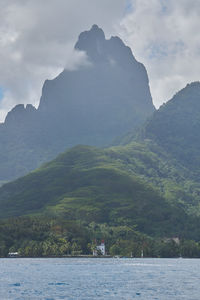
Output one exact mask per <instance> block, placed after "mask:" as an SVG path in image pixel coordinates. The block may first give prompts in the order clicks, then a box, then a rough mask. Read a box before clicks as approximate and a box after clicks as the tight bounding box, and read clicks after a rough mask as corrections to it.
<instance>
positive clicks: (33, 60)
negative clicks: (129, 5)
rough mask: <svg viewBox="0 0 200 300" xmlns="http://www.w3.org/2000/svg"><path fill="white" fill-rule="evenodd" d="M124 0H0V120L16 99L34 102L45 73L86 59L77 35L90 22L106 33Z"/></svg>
mask: <svg viewBox="0 0 200 300" xmlns="http://www.w3.org/2000/svg"><path fill="white" fill-rule="evenodd" d="M125 1H126V0H101V1H99V0H84V1H83V0H67V1H66V0H42V1H40V0H20V1H18V0H11V1H7V0H0V87H3V88H4V90H5V92H4V98H3V99H2V100H1V102H0V121H3V119H4V118H5V115H6V112H7V111H8V110H10V109H11V108H12V107H13V106H14V105H15V104H18V103H24V104H27V103H33V104H34V105H37V104H38V101H39V99H40V94H41V89H42V84H43V82H44V80H45V79H47V78H49V79H50V78H53V77H55V76H56V75H57V74H58V73H59V72H61V70H62V69H63V68H64V67H66V68H67V69H70V70H71V69H74V68H77V67H78V66H79V65H80V64H82V63H84V62H85V59H86V58H85V55H84V54H83V53H77V52H76V51H74V50H73V46H74V44H75V42H76V40H77V38H78V35H79V34H80V32H82V31H84V30H88V29H89V28H90V27H91V26H92V25H93V24H94V23H96V24H98V25H99V26H102V27H103V28H104V29H105V31H106V33H107V34H108V35H110V34H111V33H112V32H114V25H115V24H116V23H119V21H120V20H121V19H122V17H123V12H124V8H125Z"/></svg>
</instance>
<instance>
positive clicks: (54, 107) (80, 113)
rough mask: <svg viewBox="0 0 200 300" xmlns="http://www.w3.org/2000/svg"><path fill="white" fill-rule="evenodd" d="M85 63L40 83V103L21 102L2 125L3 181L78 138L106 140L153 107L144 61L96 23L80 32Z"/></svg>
mask: <svg viewBox="0 0 200 300" xmlns="http://www.w3.org/2000/svg"><path fill="white" fill-rule="evenodd" d="M75 50H76V51H84V52H85V53H86V55H87V64H85V65H84V66H81V67H80V68H79V69H77V70H73V71H68V70H64V71H63V72H62V73H61V74H60V75H58V77H56V78H55V79H53V80H47V81H45V83H44V86H43V89H42V96H41V99H40V104H39V107H38V109H35V108H34V107H33V106H32V105H27V106H26V107H24V105H17V106H16V107H15V108H13V110H11V111H10V112H9V113H8V115H7V117H6V119H5V122H4V123H3V124H1V125H0V140H1V147H0V181H3V180H10V179H11V178H16V177H19V176H20V175H23V174H26V173H28V172H29V171H30V170H33V169H34V168H36V167H38V166H39V165H40V164H41V163H42V162H45V161H48V160H50V159H52V158H54V157H55V156H56V155H57V154H58V153H60V152H62V151H64V150H65V149H66V148H68V147H71V146H73V145H77V144H88V145H94V146H105V145H108V144H110V143H111V141H112V140H113V139H114V138H116V137H117V136H120V135H123V134H125V133H126V132H128V131H130V130H132V129H133V128H135V127H137V126H139V125H141V124H142V123H143V122H144V120H146V118H147V117H148V116H150V115H151V114H152V112H153V111H154V110H155V108H154V106H153V104H152V98H151V94H150V90H149V82H148V76H147V72H146V69H145V67H144V66H143V65H142V64H141V63H139V62H137V60H136V59H135V58H134V56H133V54H132V52H131V49H130V48H129V47H127V46H125V45H124V43H123V42H122V40H121V39H120V38H118V37H111V38H110V39H109V40H107V39H106V38H105V35H104V32H103V30H102V29H100V28H99V27H98V26H97V25H94V26H92V28H91V30H89V31H85V32H83V33H81V34H80V36H79V39H78V41H77V43H76V45H75Z"/></svg>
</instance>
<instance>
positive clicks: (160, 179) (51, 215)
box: [0, 83, 200, 257]
mask: <svg viewBox="0 0 200 300" xmlns="http://www.w3.org/2000/svg"><path fill="white" fill-rule="evenodd" d="M199 95H200V84H199V83H194V84H192V85H189V86H187V87H186V88H185V89H184V90H183V91H181V92H179V93H178V94H177V95H176V96H175V97H174V99H172V100H171V101H169V103H167V104H166V105H164V106H163V107H161V108H160V109H159V110H158V111H157V112H155V113H154V115H153V117H152V118H151V119H150V120H148V121H147V122H146V124H145V125H144V126H143V128H142V129H140V130H139V132H137V133H134V135H133V134H130V135H128V136H125V137H124V138H123V139H122V140H121V145H118V146H113V147H110V148H105V149H99V148H95V147H89V146H76V147H74V148H72V149H70V150H68V151H67V152H65V153H63V154H61V155H59V156H58V157H57V158H56V159H55V160H53V161H51V162H49V163H47V164H45V165H43V166H42V167H40V168H39V169H37V170H35V171H34V172H32V173H30V174H29V175H27V176H25V177H23V178H20V179H18V180H16V181H14V182H11V183H7V184H5V185H3V186H2V187H1V188H0V207H1V211H0V218H1V219H6V220H4V221H2V223H1V231H0V232H1V240H0V241H1V244H0V245H1V246H0V247H1V249H2V250H1V251H2V252H1V253H2V254H1V255H5V253H7V252H8V251H11V250H12V249H13V251H14V249H15V250H16V251H20V253H21V254H22V255H29V256H30V255H31V256H37V255H41V256H45V255H66V254H75V253H76V254H77V253H79V254H81V253H83V254H90V253H91V251H92V250H91V249H92V247H94V240H95V239H99V240H100V239H101V238H103V239H104V240H106V244H107V249H108V251H109V253H110V254H111V255H125V256H128V255H130V253H132V254H133V255H134V256H140V253H141V250H143V251H144V254H145V255H146V256H155V257H158V256H161V257H165V256H172V257H174V256H179V255H180V253H181V255H182V256H186V257H187V256H188V257H199V243H198V241H199V236H200V235H199V234H200V226H199V225H200V201H199V200H200V199H199V196H200V182H199V176H198V175H199V171H200V169H199V157H200V155H199V149H200V148H199V147H200V140H199V130H200V123H199V120H200V115H199V111H200V109H199V108H200V107H199V105H200V101H198V100H199V98H198V97H199ZM188 99H189V100H188ZM193 110H195V111H193ZM118 143H119V141H118ZM20 216H26V217H23V218H22V217H20ZM12 217H19V218H16V219H7V218H12ZM25 224H26V225H25ZM14 227H15V228H16V231H15V230H14ZM25 227H27V228H26V229H25ZM36 228H37V230H36ZM55 228H62V230H61V229H59V230H60V231H59V230H57V231H56V230H55ZM9 230H10V231H9ZM28 230H30V232H29V231H28ZM12 232H13V234H12ZM66 232H67V235H66V234H65V233H66ZM69 232H71V233H72V234H71V235H69ZM173 237H179V238H180V243H176V242H175V241H174V240H173V239H172V238H173ZM46 245H49V246H48V247H49V249H51V250H48V251H49V252H48V251H47V250H45V249H46V248H48V247H47V246H46ZM73 245H74V246H73ZM31 249H32V250H31ZM33 249H35V250H33ZM52 249H54V250H52ZM31 251H32V252H31ZM37 251H38V252H37Z"/></svg>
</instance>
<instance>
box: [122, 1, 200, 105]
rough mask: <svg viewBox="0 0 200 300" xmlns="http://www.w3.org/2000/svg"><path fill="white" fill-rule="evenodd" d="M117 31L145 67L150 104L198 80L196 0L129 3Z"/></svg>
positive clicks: (198, 5) (198, 8)
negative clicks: (150, 97)
mask: <svg viewBox="0 0 200 300" xmlns="http://www.w3.org/2000/svg"><path fill="white" fill-rule="evenodd" d="M129 3H130V5H129V8H130V7H131V10H130V9H129V13H128V14H127V16H125V17H124V18H123V20H122V21H121V24H120V26H118V30H119V32H120V35H121V37H122V38H123V39H124V40H125V41H126V43H127V44H128V45H129V46H130V47H131V48H132V49H133V52H134V54H135V56H136V58H137V59H138V60H139V61H142V62H143V63H144V65H145V66H146V68H147V71H148V74H149V78H150V86H151V92H152V96H153V99H154V104H155V105H156V106H157V107H158V106H159V105H160V104H162V103H163V102H166V101H167V100H169V99H170V98H171V97H172V96H173V94H174V93H175V92H177V91H178V90H179V89H181V88H183V87H184V86H185V85H186V84H187V83H188V82H191V81H196V80H200V60H199V58H200V31H199V26H200V19H199V15H200V1H199V0H190V1H188V0H176V1H174V0H130V2H129Z"/></svg>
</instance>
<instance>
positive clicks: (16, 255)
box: [8, 252, 19, 257]
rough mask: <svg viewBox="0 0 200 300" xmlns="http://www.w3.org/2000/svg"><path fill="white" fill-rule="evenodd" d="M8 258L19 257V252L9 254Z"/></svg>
mask: <svg viewBox="0 0 200 300" xmlns="http://www.w3.org/2000/svg"><path fill="white" fill-rule="evenodd" d="M8 257H19V252H9V253H8Z"/></svg>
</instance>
